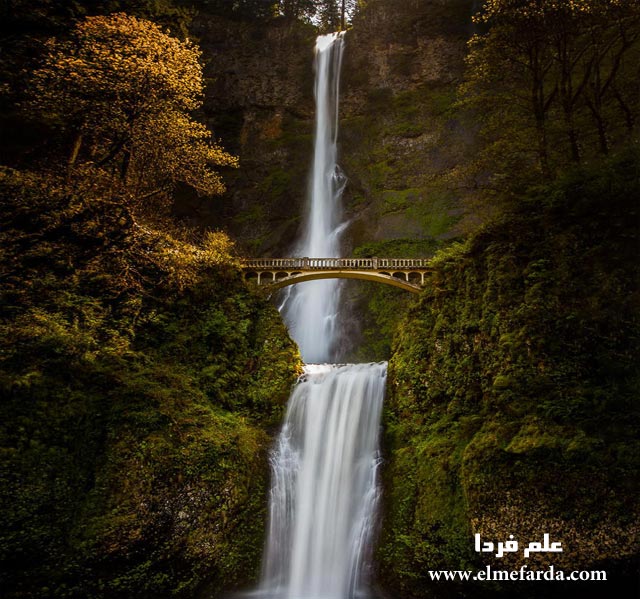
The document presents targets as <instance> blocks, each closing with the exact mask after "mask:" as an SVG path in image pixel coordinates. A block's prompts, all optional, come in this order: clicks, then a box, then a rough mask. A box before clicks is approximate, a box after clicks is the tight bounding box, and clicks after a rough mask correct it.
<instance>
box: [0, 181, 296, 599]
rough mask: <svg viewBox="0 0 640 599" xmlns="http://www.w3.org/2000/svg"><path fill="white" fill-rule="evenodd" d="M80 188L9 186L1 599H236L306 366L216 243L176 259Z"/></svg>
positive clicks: (104, 199) (222, 244) (174, 244)
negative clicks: (283, 425)
mask: <svg viewBox="0 0 640 599" xmlns="http://www.w3.org/2000/svg"><path fill="white" fill-rule="evenodd" d="M87 185H88V187H85V188H83V189H74V190H71V189H69V187H67V186H65V185H64V183H63V182H60V183H59V186H55V185H53V184H52V178H51V176H50V175H48V176H46V177H45V176H42V175H38V174H29V173H18V172H14V171H5V172H4V173H3V176H2V181H1V191H2V197H3V200H4V205H5V213H4V214H3V221H2V230H3V237H2V249H3V262H4V264H5V270H4V272H3V287H2V302H3V305H5V307H6V309H5V313H4V318H3V321H2V336H1V337H2V345H1V347H0V352H1V354H2V365H1V369H0V393H1V394H2V403H1V404H0V405H1V408H0V410H1V417H0V421H1V422H2V425H1V428H0V446H1V447H2V451H1V454H0V455H1V458H0V478H1V479H2V481H1V484H0V488H1V489H2V496H1V503H2V510H3V514H4V525H3V529H2V532H1V533H0V562H1V563H2V566H1V568H0V569H1V570H2V572H3V574H2V578H3V580H2V588H3V592H5V593H7V596H20V597H133V596H136V597H152V596H154V597H155V596H167V595H169V594H171V596H192V593H193V591H194V590H195V589H196V588H198V587H199V586H201V585H202V584H203V582H204V581H206V580H208V579H209V580H210V581H211V585H212V588H220V587H221V586H222V585H224V586H226V587H227V588H229V587H232V586H234V585H235V584H237V583H239V582H243V581H246V580H247V579H248V578H251V577H252V576H253V575H254V574H255V568H256V565H257V563H258V561H259V555H260V551H261V547H262V537H263V529H262V523H263V514H264V509H265V499H264V497H265V485H266V478H267V475H268V469H267V467H266V455H265V452H266V449H267V447H268V444H269V437H268V436H267V434H266V433H265V429H268V428H269V427H272V426H274V425H275V423H276V422H277V421H278V420H279V417H280V415H281V411H282V408H283V406H284V403H285V401H286V398H287V396H288V392H289V388H290V385H291V384H292V382H293V380H294V378H295V375H296V364H297V362H298V360H299V358H298V357H297V350H296V349H295V347H294V345H293V344H292V342H291V341H290V340H289V338H288V336H287V333H286V330H285V329H284V327H283V325H282V324H281V322H280V320H279V317H278V315H277V313H276V312H275V309H274V308H273V307H271V306H270V305H269V304H268V303H267V302H266V300H263V299H259V298H257V297H256V296H254V295H252V294H251V293H249V292H248V290H247V289H246V288H245V286H244V284H243V282H242V279H241V276H240V274H239V272H238V270H237V269H236V268H235V267H234V266H233V261H232V259H231V257H230V255H229V254H228V248H229V243H228V240H226V238H225V237H224V236H222V235H221V234H213V235H209V236H208V237H207V238H206V239H205V240H204V241H203V242H202V243H201V244H198V245H193V244H190V243H187V242H184V241H179V240H177V239H176V238H175V237H173V236H171V235H169V234H167V233H161V232H158V231H155V230H152V229H148V228H146V227H145V226H143V225H142V224H141V223H140V222H139V221H138V219H137V218H136V215H135V213H134V212H132V210H131V209H130V207H129V206H128V205H127V202H126V198H123V197H114V196H113V195H111V194H110V193H109V192H108V191H104V190H100V189H99V188H97V185H96V183H95V181H91V180H87ZM89 186H90V187H89Z"/></svg>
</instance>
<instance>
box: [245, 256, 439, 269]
mask: <svg viewBox="0 0 640 599" xmlns="http://www.w3.org/2000/svg"><path fill="white" fill-rule="evenodd" d="M242 265H243V267H244V268H249V269H250V268H255V269H257V270H279V269H282V270H291V269H294V270H298V269H299V270H327V269H330V270H333V269H337V268H339V269H342V270H384V269H390V270H393V269H403V270H404V269H414V268H415V269H420V270H426V269H428V268H429V259H427V258H258V259H251V260H243V261H242Z"/></svg>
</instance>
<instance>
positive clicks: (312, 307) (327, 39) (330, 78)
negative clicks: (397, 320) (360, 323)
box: [280, 33, 345, 363]
mask: <svg viewBox="0 0 640 599" xmlns="http://www.w3.org/2000/svg"><path fill="white" fill-rule="evenodd" d="M343 46H344V40H343V34H342V33H332V34H329V35H321V36H320V37H318V39H317V42H316V48H315V71H316V78H315V97H316V120H315V143H314V152H313V165H312V170H311V177H310V186H309V204H308V206H309V213H308V215H307V218H306V220H305V229H304V233H303V236H302V239H301V242H300V244H299V245H298V247H297V248H296V250H295V253H296V254H298V255H299V256H301V257H304V256H308V257H313V258H337V257H339V255H340V233H341V232H342V230H343V229H344V227H343V226H342V225H341V206H340V198H341V196H342V191H343V189H344V184H345V178H344V175H343V174H342V171H341V170H340V167H339V166H338V164H337V153H338V151H337V141H338V98H339V94H340V68H341V64H342V50H343ZM339 291H340V283H339V281H338V280H337V279H327V280H322V281H312V282H309V283H306V284H304V285H297V286H295V287H289V288H288V290H287V293H286V295H285V298H284V300H283V303H282V305H281V306H280V310H281V312H282V314H283V316H284V319H285V322H286V323H287V325H288V327H289V331H290V333H291V336H292V337H293V338H294V339H295V340H296V342H297V343H298V346H299V347H300V352H301V354H302V357H303V359H304V360H305V362H308V363H314V362H325V361H331V360H333V359H334V356H333V355H332V352H333V350H334V346H335V332H336V331H335V321H336V315H337V311H338V302H339Z"/></svg>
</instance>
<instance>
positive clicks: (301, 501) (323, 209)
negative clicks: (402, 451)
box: [255, 34, 387, 599]
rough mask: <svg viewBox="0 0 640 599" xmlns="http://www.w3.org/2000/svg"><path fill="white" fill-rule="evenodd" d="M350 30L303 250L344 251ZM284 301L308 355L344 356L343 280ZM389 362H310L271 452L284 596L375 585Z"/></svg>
mask: <svg viewBox="0 0 640 599" xmlns="http://www.w3.org/2000/svg"><path fill="white" fill-rule="evenodd" d="M342 48H343V36H342V34H331V35H325V36H320V37H319V38H318V40H317V43H316V58H315V70H316V83H315V93H316V106H317V115H316V131H315V149H314V157H313V168H312V172H311V177H310V179H311V182H310V201H309V213H308V217H307V220H306V228H305V231H304V237H303V239H302V242H301V244H300V245H299V253H300V255H302V256H309V257H314V258H327V257H329V258H330V257H338V256H339V252H340V243H339V236H340V233H341V231H342V230H343V229H344V225H341V224H340V221H341V210H340V197H341V194H342V189H343V187H344V177H343V175H342V173H341V172H340V169H339V167H338V166H337V163H336V155H337V136H338V97H339V80H340V65H341V60H342ZM289 289H293V291H290V293H289V294H288V295H287V296H285V299H284V301H283V305H282V306H281V311H282V312H283V315H284V317H285V320H286V322H287V324H288V325H289V329H290V331H291V333H292V336H293V337H294V339H295V340H296V341H297V342H298V344H299V346H300V349H301V352H302V356H303V358H304V359H305V360H306V361H307V362H308V363H309V362H327V361H330V360H332V359H334V349H333V348H334V346H335V326H334V324H335V320H336V315H337V311H338V299H339V287H338V285H337V283H336V281H335V280H326V281H311V282H306V283H302V284H299V285H296V286H294V287H293V288H291V287H290V288H289ZM386 376H387V365H386V363H380V364H350V365H331V364H322V365H319V364H311V365H310V364H308V365H307V366H306V367H305V374H304V375H303V376H302V377H301V379H300V380H299V381H298V383H297V385H296V386H295V387H294V389H293V392H292V394H291V397H290V399H289V403H288V408H287V414H286V418H285V422H284V424H283V427H282V430H281V432H280V435H279V437H278V439H277V442H276V446H275V448H274V449H273V451H272V453H271V471H272V481H271V491H270V497H269V525H268V531H267V540H266V543H265V555H264V560H263V572H262V582H261V585H260V588H259V589H258V590H257V591H256V592H255V594H257V595H259V596H262V597H269V598H277V599H353V598H355V597H363V596H366V595H367V586H368V585H367V582H368V580H367V578H368V577H367V574H368V565H369V562H370V560H369V553H370V551H371V546H372V541H373V538H372V536H373V531H374V530H375V514H376V505H377V503H378V500H379V496H380V488H379V485H378V480H377V470H378V465H379V462H380V457H379V450H378V436H379V428H380V413H381V410H382V401H383V397H384V390H385V382H386Z"/></svg>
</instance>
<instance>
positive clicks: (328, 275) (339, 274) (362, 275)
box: [245, 270, 421, 293]
mask: <svg viewBox="0 0 640 599" xmlns="http://www.w3.org/2000/svg"><path fill="white" fill-rule="evenodd" d="M278 274H279V275H280V274H282V273H278ZM257 275H258V273H256V272H248V273H246V275H245V278H246V279H247V280H254V281H257V280H258V276H257ZM320 279H356V280H360V281H371V282H374V283H382V284H383V285H390V286H392V287H398V288H399V289H404V290H405V291H410V292H411V293H420V291H421V287H420V284H419V283H409V282H407V281H405V280H404V278H399V277H396V276H391V275H388V274H386V273H384V274H383V273H378V272H361V271H335V270H329V271H310V272H304V273H293V274H291V275H289V276H287V277H278V278H276V279H275V280H274V281H269V282H268V283H265V285H264V286H265V287H268V288H269V289H272V290H274V291H275V290H276V289H282V288H283V287H288V286H289V285H296V284H297V283H304V282H305V281H317V280H320Z"/></svg>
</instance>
